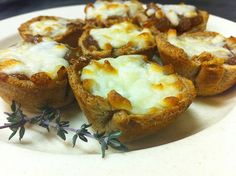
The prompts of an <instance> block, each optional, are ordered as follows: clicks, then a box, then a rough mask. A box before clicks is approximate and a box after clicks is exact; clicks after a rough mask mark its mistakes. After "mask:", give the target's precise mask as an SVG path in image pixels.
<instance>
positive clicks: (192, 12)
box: [157, 4, 197, 26]
mask: <svg viewBox="0 0 236 176" xmlns="http://www.w3.org/2000/svg"><path fill="white" fill-rule="evenodd" d="M157 5H158V7H160V8H161V9H162V10H163V12H164V14H165V15H166V17H167V18H168V19H169V20H170V22H171V24H172V25H174V26H178V24H179V22H180V18H179V15H181V16H184V17H189V18H190V17H194V16H197V12H196V7H195V6H192V5H186V4H178V5H174V4H169V5H161V4H157Z"/></svg>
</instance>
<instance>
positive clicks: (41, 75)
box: [0, 40, 73, 112]
mask: <svg viewBox="0 0 236 176" xmlns="http://www.w3.org/2000/svg"><path fill="white" fill-rule="evenodd" d="M67 52H68V48H67V47H66V46H65V45H63V44H59V43H57V42H55V41H51V40H43V41H42V42H40V43H37V44H33V43H26V42H20V43H18V44H17V45H14V46H12V47H9V48H7V49H3V50H0V96H1V97H2V98H3V100H5V101H6V102H8V103H11V101H13V100H15V101H16V102H17V103H19V104H21V105H22V107H23V108H25V109H26V110H28V111H31V112H34V111H37V110H39V108H41V107H42V106H44V105H50V106H53V107H61V106H64V105H67V104H69V103H71V102H72V101H73V95H72V92H71V89H70V87H69V84H68V80H67V72H66V67H68V66H69V63H68V61H67V60H66V59H65V57H66V53H67Z"/></svg>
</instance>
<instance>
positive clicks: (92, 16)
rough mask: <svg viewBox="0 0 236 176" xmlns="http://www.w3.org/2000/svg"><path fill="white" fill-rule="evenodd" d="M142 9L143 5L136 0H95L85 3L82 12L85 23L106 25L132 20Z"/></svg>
mask: <svg viewBox="0 0 236 176" xmlns="http://www.w3.org/2000/svg"><path fill="white" fill-rule="evenodd" d="M143 10H144V8H143V5H142V4H141V3H140V2H139V1H137V0H131V1H122V0H97V1H95V2H94V3H89V4H87V5H86V7H85V10H84V12H85V20H86V22H87V24H90V25H95V26H102V27H108V26H110V25H112V24H116V23H119V22H123V21H131V22H132V21H134V18H135V16H136V14H137V13H138V12H139V11H143Z"/></svg>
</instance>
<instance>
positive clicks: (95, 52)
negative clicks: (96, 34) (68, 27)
mask: <svg viewBox="0 0 236 176" xmlns="http://www.w3.org/2000/svg"><path fill="white" fill-rule="evenodd" d="M90 30H91V29H87V30H85V31H84V32H83V34H82V36H81V37H80V38H79V41H78V42H79V44H78V45H79V47H80V48H81V50H82V53H83V55H85V56H87V57H91V58H93V59H100V58H105V57H117V56H121V55H128V54H142V55H146V56H147V57H148V58H151V57H152V56H153V55H154V54H155V50H156V45H155V44H153V45H150V46H147V47H146V48H141V49H136V48H135V47H134V46H132V45H130V44H129V43H127V45H125V46H123V47H121V48H112V46H110V47H107V49H106V50H102V49H99V48H98V47H97V46H96V45H93V44H89V46H86V42H87V40H88V38H89V37H90V34H89V33H90Z"/></svg>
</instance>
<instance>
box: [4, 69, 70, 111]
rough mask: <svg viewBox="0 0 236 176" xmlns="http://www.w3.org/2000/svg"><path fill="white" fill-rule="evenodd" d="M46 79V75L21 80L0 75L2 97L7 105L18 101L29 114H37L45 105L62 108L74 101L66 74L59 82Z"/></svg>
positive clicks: (39, 74) (35, 75)
mask: <svg viewBox="0 0 236 176" xmlns="http://www.w3.org/2000/svg"><path fill="white" fill-rule="evenodd" d="M46 77H47V76H45V74H44V73H37V74H34V75H33V76H32V77H31V78H30V79H24V80H21V79H19V78H17V77H15V76H11V75H7V74H4V73H0V96H1V97H2V98H3V100H4V101H6V102H7V103H11V102H12V101H13V100H14V101H16V102H17V103H19V104H21V105H22V107H23V108H24V109H26V110H27V111H29V112H37V111H39V110H40V108H42V106H44V105H50V106H53V107H62V106H65V105H67V104H69V103H71V102H72V101H73V99H74V97H73V94H72V91H71V88H70V86H69V83H68V79H67V75H66V72H65V73H64V75H63V76H62V75H61V76H60V78H58V79H57V80H51V79H50V78H49V77H48V78H47V79H46Z"/></svg>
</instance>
